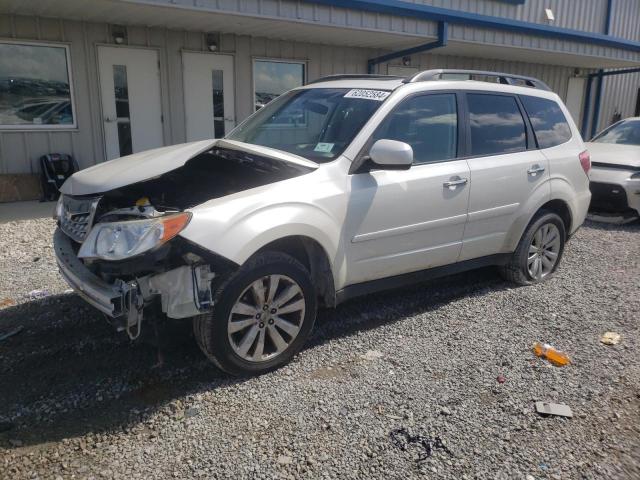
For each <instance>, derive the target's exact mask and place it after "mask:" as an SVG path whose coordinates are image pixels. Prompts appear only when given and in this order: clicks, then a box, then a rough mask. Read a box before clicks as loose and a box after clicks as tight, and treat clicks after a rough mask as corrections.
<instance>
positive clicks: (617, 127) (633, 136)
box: [591, 120, 640, 145]
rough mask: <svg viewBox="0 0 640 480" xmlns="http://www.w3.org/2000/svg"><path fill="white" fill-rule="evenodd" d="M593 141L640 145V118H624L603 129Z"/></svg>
mask: <svg viewBox="0 0 640 480" xmlns="http://www.w3.org/2000/svg"><path fill="white" fill-rule="evenodd" d="M591 141H592V142H596V143H619V144H621V145H640V120H622V121H621V122H618V123H616V124H614V125H612V126H610V127H609V128H607V129H606V130H604V131H602V132H601V133H600V134H599V135H597V136H596V137H594V139H593V140H591Z"/></svg>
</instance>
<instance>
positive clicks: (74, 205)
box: [59, 195, 101, 243]
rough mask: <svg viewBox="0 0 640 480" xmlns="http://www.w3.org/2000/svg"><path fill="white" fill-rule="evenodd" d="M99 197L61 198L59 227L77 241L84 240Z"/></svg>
mask: <svg viewBox="0 0 640 480" xmlns="http://www.w3.org/2000/svg"><path fill="white" fill-rule="evenodd" d="M100 198H101V197H81V198H79V197H70V196H68V195H64V196H63V198H62V215H61V216H60V219H59V221H60V228H61V229H62V231H63V232H64V233H66V234H67V235H69V236H70V237H71V238H72V239H73V240H75V241H76V242H78V243H82V242H84V239H85V238H86V237H87V234H88V233H89V230H90V229H91V226H92V225H93V218H94V217H95V214H96V209H97V208H98V203H99V202H100Z"/></svg>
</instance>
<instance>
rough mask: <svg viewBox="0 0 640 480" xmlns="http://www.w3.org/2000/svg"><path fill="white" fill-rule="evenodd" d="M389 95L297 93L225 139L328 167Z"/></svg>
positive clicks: (369, 92)
mask: <svg viewBox="0 0 640 480" xmlns="http://www.w3.org/2000/svg"><path fill="white" fill-rule="evenodd" d="M387 95H389V92H386V91H380V90H362V89H348V88H312V89H303V90H294V91H292V92H289V93H286V94H285V95H282V96H280V97H278V98H277V99H275V100H274V101H272V102H271V103H269V104H268V105H266V106H265V107H264V108H262V109H260V111H258V112H256V113H255V114H254V115H253V116H251V117H249V119H247V120H246V121H245V122H244V123H242V124H240V125H239V126H238V127H236V128H235V129H234V130H233V131H232V132H231V133H230V134H229V135H228V136H227V137H226V138H228V139H229V140H236V141H239V142H245V143H250V144H254V145H260V146H263V147H270V148H276V149H278V150H283V151H285V152H290V153H294V154H296V155H300V156H302V157H305V158H308V159H310V160H314V161H316V162H328V161H331V160H333V159H335V158H337V157H338V155H340V154H341V153H342V152H343V151H344V149H345V148H347V146H348V145H349V144H350V143H351V141H352V140H353V138H354V137H355V136H356V134H357V133H358V132H359V131H360V129H361V128H362V127H363V126H364V124H365V123H366V122H367V120H369V118H370V117H371V115H373V113H374V112H375V111H376V110H377V109H378V108H379V107H380V105H381V104H382V101H383V100H384V98H386V96H387Z"/></svg>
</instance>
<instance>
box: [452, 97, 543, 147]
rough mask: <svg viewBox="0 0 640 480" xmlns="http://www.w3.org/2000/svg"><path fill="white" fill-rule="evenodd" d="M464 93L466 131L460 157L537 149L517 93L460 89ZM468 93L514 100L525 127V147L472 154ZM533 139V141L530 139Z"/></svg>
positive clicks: (528, 120) (527, 118) (529, 123)
mask: <svg viewBox="0 0 640 480" xmlns="http://www.w3.org/2000/svg"><path fill="white" fill-rule="evenodd" d="M461 92H462V93H463V94H464V102H463V103H464V122H465V126H464V128H465V131H466V140H467V141H466V145H465V149H466V150H465V155H464V156H463V157H461V158H464V159H465V160H466V159H472V158H484V157H496V156H499V155H517V154H518V153H524V152H528V151H529V150H539V148H538V145H537V143H536V140H535V136H534V135H533V129H532V127H531V121H530V119H529V116H528V115H527V113H526V111H525V109H524V105H522V102H521V101H520V98H519V97H518V94H515V93H507V92H492V91H490V90H462V91H461ZM470 94H478V95H493V96H499V97H511V98H513V99H514V100H515V102H516V105H517V106H518V110H519V111H520V116H521V117H522V121H523V122H524V127H525V149H524V150H518V151H517V152H502V153H489V154H483V155H473V154H472V151H473V150H472V145H471V115H470V113H469V99H468V95H470ZM532 139H533V141H531V140H532Z"/></svg>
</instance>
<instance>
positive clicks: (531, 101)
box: [520, 96, 571, 148]
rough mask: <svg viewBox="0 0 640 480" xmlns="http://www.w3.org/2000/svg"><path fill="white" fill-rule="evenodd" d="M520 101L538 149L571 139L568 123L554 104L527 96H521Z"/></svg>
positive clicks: (551, 101)
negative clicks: (529, 122) (531, 127)
mask: <svg viewBox="0 0 640 480" xmlns="http://www.w3.org/2000/svg"><path fill="white" fill-rule="evenodd" d="M520 100H521V101H522V104H523V105H524V109H525V110H526V111H527V115H529V119H530V120H531V126H533V133H534V134H535V136H536V140H537V141H538V148H549V147H555V146H556V145H560V144H562V143H565V142H566V141H568V140H569V139H570V138H571V128H570V127H569V123H567V119H566V118H565V116H564V114H563V113H562V110H560V107H559V106H558V104H557V103H556V102H554V101H553V100H547V99H546V98H538V97H527V96H521V97H520Z"/></svg>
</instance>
